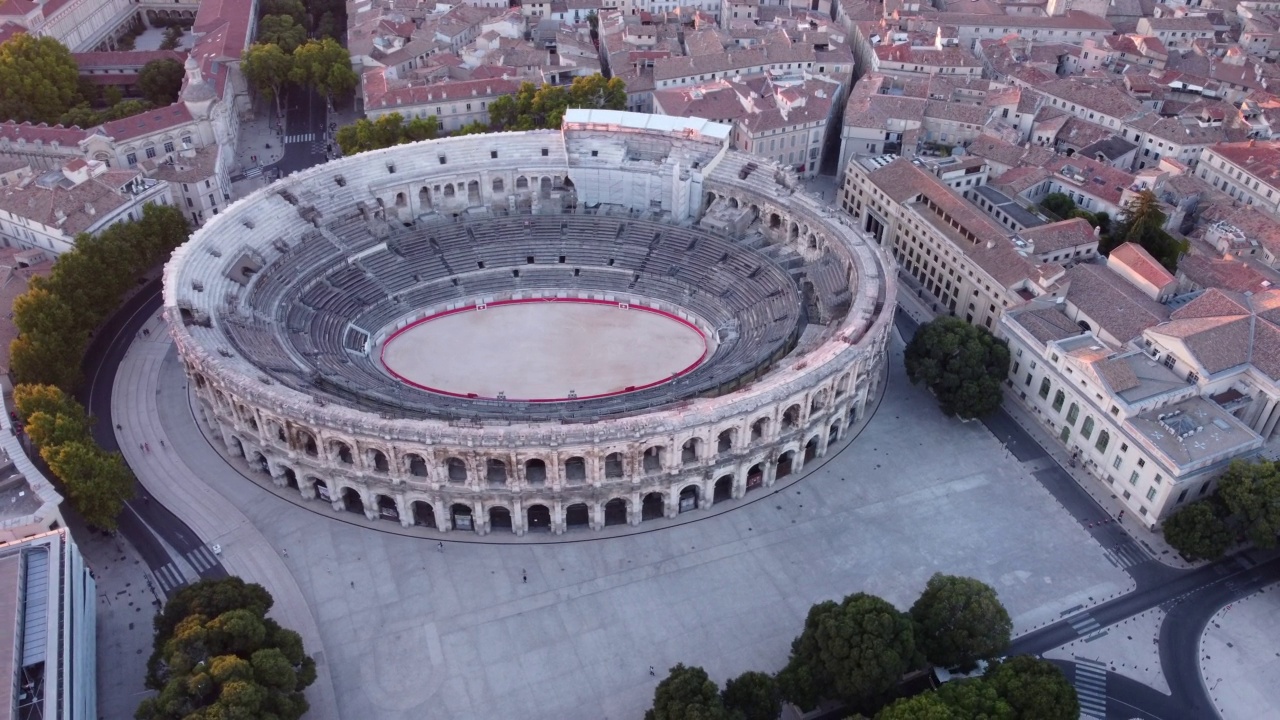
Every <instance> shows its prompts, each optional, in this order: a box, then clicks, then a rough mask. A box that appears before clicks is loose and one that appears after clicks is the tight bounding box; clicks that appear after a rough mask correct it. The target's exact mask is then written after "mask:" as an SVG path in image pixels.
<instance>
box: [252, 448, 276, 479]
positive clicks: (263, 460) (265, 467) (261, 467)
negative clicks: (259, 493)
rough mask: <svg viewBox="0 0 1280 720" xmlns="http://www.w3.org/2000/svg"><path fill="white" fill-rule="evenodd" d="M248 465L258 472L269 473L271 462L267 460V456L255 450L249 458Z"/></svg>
mask: <svg viewBox="0 0 1280 720" xmlns="http://www.w3.org/2000/svg"><path fill="white" fill-rule="evenodd" d="M249 467H250V468H251V469H253V470H257V471H258V472H264V473H268V474H270V473H271V463H270V462H268V461H267V456H266V455H263V454H262V453H261V452H259V451H257V450H255V451H254V452H253V455H252V456H251V457H250V459H249Z"/></svg>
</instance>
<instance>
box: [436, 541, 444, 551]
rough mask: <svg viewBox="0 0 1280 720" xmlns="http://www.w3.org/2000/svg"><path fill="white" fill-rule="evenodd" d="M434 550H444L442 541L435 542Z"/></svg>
mask: <svg viewBox="0 0 1280 720" xmlns="http://www.w3.org/2000/svg"><path fill="white" fill-rule="evenodd" d="M436 552H444V543H442V542H438V543H436Z"/></svg>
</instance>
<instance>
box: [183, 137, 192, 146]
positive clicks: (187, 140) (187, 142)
mask: <svg viewBox="0 0 1280 720" xmlns="http://www.w3.org/2000/svg"><path fill="white" fill-rule="evenodd" d="M182 144H183V145H186V146H187V147H191V136H190V135H183V136H182Z"/></svg>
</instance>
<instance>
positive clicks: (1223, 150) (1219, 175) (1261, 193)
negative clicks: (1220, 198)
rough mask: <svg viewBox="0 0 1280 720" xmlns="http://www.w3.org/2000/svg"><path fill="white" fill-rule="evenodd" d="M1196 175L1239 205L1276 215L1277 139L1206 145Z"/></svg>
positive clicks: (1279, 190) (1279, 187) (1279, 185)
mask: <svg viewBox="0 0 1280 720" xmlns="http://www.w3.org/2000/svg"><path fill="white" fill-rule="evenodd" d="M1196 175H1198V176H1199V177H1200V178H1201V179H1202V180H1204V181H1206V182H1209V183H1211V184H1212V185H1213V186H1214V187H1215V188H1219V189H1221V190H1222V192H1224V193H1226V194H1227V195H1229V196H1230V197H1231V198H1233V199H1235V200H1238V201H1239V202H1241V203H1242V204H1245V205H1253V206H1254V207H1257V208H1259V209H1261V210H1264V211H1266V212H1268V213H1271V214H1272V215H1280V141H1277V140H1264V141H1257V140H1248V141H1245V142H1229V143H1218V144H1217V145H1211V146H1209V147H1206V148H1205V149H1204V153H1203V154H1202V155H1201V158H1200V163H1199V165H1198V166H1197V169H1196Z"/></svg>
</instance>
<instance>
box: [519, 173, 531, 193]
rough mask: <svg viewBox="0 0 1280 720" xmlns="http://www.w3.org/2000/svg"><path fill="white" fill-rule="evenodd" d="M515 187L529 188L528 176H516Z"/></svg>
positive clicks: (520, 188)
mask: <svg viewBox="0 0 1280 720" xmlns="http://www.w3.org/2000/svg"><path fill="white" fill-rule="evenodd" d="M516 189H517V190H528V189H529V178H527V177H525V176H523V175H521V176H520V177H518V178H516Z"/></svg>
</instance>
